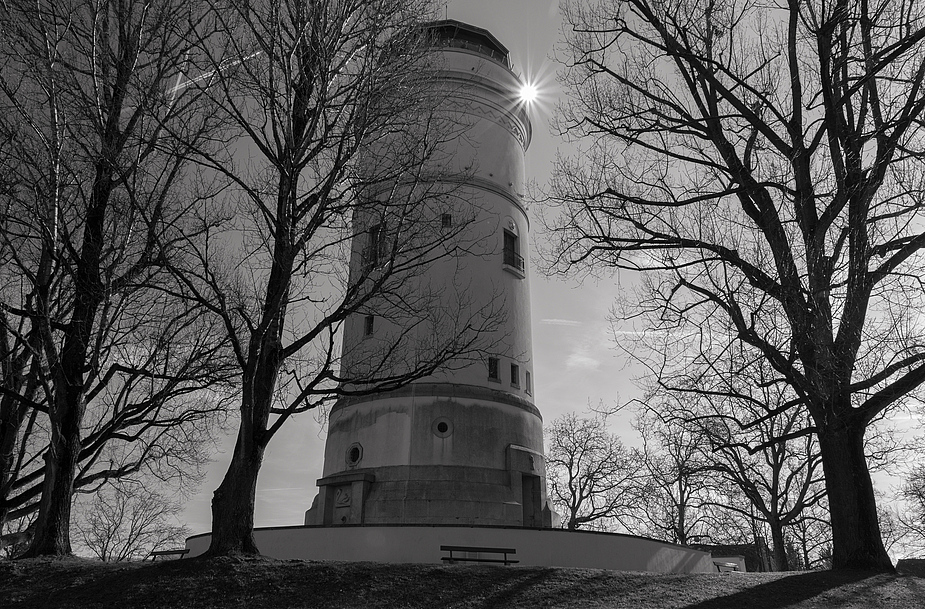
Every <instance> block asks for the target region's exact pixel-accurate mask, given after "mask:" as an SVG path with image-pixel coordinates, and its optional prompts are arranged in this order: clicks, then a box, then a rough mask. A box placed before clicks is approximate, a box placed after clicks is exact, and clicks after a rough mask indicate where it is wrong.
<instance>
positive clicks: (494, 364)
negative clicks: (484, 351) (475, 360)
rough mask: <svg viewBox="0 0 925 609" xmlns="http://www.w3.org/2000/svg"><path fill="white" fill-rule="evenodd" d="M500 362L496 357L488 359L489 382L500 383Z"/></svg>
mask: <svg viewBox="0 0 925 609" xmlns="http://www.w3.org/2000/svg"><path fill="white" fill-rule="evenodd" d="M500 367H501V366H500V362H499V361H498V358H497V357H489V358H488V380H490V381H500V380H501V375H500V373H499V372H498V370H499V368H500Z"/></svg>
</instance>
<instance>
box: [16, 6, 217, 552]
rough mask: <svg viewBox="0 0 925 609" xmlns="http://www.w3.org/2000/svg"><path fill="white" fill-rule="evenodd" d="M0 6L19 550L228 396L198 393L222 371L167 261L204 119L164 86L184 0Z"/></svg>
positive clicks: (190, 12) (46, 539)
mask: <svg viewBox="0 0 925 609" xmlns="http://www.w3.org/2000/svg"><path fill="white" fill-rule="evenodd" d="M0 11H2V16H3V19H2V28H3V35H2V36H0V38H2V43H0V45H2V46H0V55H2V57H0V70H2V73H0V103H2V110H3V112H2V116H0V132H2V134H3V137H4V138H5V139H6V140H7V141H8V142H9V143H10V145H9V146H7V147H6V148H5V150H4V154H3V156H2V162H3V163H4V169H6V170H8V173H7V175H8V176H9V177H8V179H7V181H8V183H9V187H8V188H5V190H4V191H3V196H4V199H3V219H2V229H3V231H2V233H0V240H2V245H0V250H2V257H3V262H4V263H5V264H4V265H3V271H2V273H3V285H2V286H0V345H2V346H0V350H2V351H3V355H4V370H3V372H4V377H3V379H2V381H0V414H2V424H0V434H2V435H0V445H2V448H3V457H2V458H0V468H2V469H0V485H2V486H0V490H2V496H0V516H2V519H3V520H6V519H8V518H16V517H22V516H28V515H29V514H31V513H32V512H34V511H35V510H38V514H37V518H36V521H35V524H34V538H33V541H32V544H31V546H30V548H29V550H28V551H27V553H26V554H27V555H30V556H36V555H42V554H68V553H70V552H71V544H70V528H69V527H70V521H71V504H72V494H73V492H74V489H75V487H77V488H80V487H84V488H85V489H86V488H92V487H94V486H99V485H100V484H101V483H103V482H105V481H106V480H107V479H110V478H115V477H119V476H124V475H127V474H130V473H133V472H137V471H138V470H139V469H140V468H152V467H153V468H155V469H157V468H161V467H164V469H163V470H161V471H162V474H163V475H174V474H175V473H177V472H178V471H179V470H177V469H175V468H173V464H172V463H171V462H168V461H166V460H164V459H163V457H166V456H170V457H176V458H178V459H179V461H181V462H182V461H184V460H186V459H187V456H189V455H190V454H191V453H190V450H191V449H190V448H188V446H187V445H186V442H187V441H188V440H190V439H191V438H192V439H196V440H199V439H202V438H203V435H202V434H201V433H199V431H201V430H202V429H203V427H204V426H206V427H207V425H208V424H207V423H205V421H206V420H208V419H209V418H210V414H211V413H213V412H216V411H220V410H222V408H223V403H222V401H223V399H224V398H226V397H227V395H226V394H225V393H224V392H223V391H222V390H216V391H209V392H206V391H205V389H206V388H209V387H215V384H216V383H219V382H222V381H223V380H224V379H226V378H227V374H226V369H227V368H226V365H225V358H224V357H223V349H224V344H223V341H222V339H221V336H220V335H217V334H216V333H215V332H214V331H213V329H212V328H210V326H209V323H210V322H209V320H208V319H207V318H205V317H204V315H203V313H204V309H203V308H201V307H200V308H197V307H195V306H190V305H189V302H190V301H188V300H184V299H179V298H176V297H175V296H176V292H178V291H179V290H181V289H182V286H181V285H179V284H177V283H176V282H172V281H171V280H172V277H173V276H172V275H171V274H170V273H168V272H167V271H166V263H167V260H168V259H170V258H171V257H173V256H175V255H176V252H177V250H176V248H175V247H174V243H175V242H176V241H177V239H178V237H179V235H181V234H182V233H183V231H184V230H187V229H188V228H189V227H190V226H191V224H189V223H187V222H185V220H184V219H185V218H186V216H187V214H188V212H189V210H190V209H195V208H196V206H197V203H198V202H197V201H196V200H195V199H194V198H193V197H191V196H187V195H186V194H184V193H181V192H180V189H179V186H180V185H181V182H182V180H183V178H184V177H185V175H186V174H185V171H184V167H185V164H186V158H187V156H188V155H187V152H188V146H189V142H194V141H196V139H197V137H199V136H201V135H202V133H203V128H202V127H203V126H202V124H201V123H200V122H197V121H196V120H195V117H196V116H200V115H198V114H197V113H196V106H195V103H194V102H195V100H194V99H192V98H188V99H185V100H184V101H183V102H182V103H180V102H178V100H177V96H176V95H174V94H172V92H171V91H170V89H171V85H172V84H173V83H175V82H176V78H177V76H178V74H179V73H180V72H181V71H182V70H183V69H185V68H186V67H188V66H189V64H190V62H191V60H192V59H194V58H193V57H192V56H191V46H190V41H191V40H192V39H193V36H191V35H190V34H191V32H192V31H193V30H196V29H198V28H200V27H201V25H202V22H201V21H199V19H200V17H201V11H199V10H198V8H197V7H196V6H195V5H191V4H190V3H182V4H181V3H179V2H174V1H172V0H163V1H156V2H134V1H131V0H125V1H121V0H112V1H109V0H102V1H97V0H94V1H90V0H73V1H68V2H45V1H40V2H31V3H30V2H20V1H18V0H11V1H10V2H5V3H3V5H2V8H0ZM203 116H204V115H203ZM168 125H169V126H170V131H168V130H167V126H168ZM181 132H182V133H183V134H184V136H185V137H184V138H183V139H182V140H181V139H178V138H175V137H174V135H176V134H178V133H181ZM216 337H218V338H216ZM187 424H188V425H189V426H188V427H186V428H185V429H183V430H180V429H179V427H178V426H183V425H187ZM113 443H117V444H120V447H119V448H118V449H115V448H114V447H113ZM129 445H131V448H127V447H128V446H129ZM192 450H193V452H195V449H192ZM158 457H161V458H162V459H161V464H160V465H152V462H153V461H155V460H157V459H158ZM167 470H173V473H168V472H167ZM39 497H40V499H39Z"/></svg>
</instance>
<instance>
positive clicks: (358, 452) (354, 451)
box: [346, 442, 363, 467]
mask: <svg viewBox="0 0 925 609" xmlns="http://www.w3.org/2000/svg"><path fill="white" fill-rule="evenodd" d="M362 458H363V445H362V444H360V443H359V442H354V443H353V444H351V445H350V446H349V447H348V448H347V454H346V461H347V466H348V467H356V466H357V464H358V463H359V462H360V460H361V459H362Z"/></svg>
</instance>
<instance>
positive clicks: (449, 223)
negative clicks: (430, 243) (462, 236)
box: [440, 214, 453, 229]
mask: <svg viewBox="0 0 925 609" xmlns="http://www.w3.org/2000/svg"><path fill="white" fill-rule="evenodd" d="M440 228H443V229H448V228H453V214H442V215H441V216H440Z"/></svg>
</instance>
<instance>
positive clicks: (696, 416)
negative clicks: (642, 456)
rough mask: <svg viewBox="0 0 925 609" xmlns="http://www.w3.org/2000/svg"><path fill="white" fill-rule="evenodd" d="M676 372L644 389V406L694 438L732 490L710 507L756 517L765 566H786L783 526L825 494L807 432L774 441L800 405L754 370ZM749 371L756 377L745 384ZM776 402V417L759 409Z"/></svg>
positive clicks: (795, 422) (801, 422)
mask: <svg viewBox="0 0 925 609" xmlns="http://www.w3.org/2000/svg"><path fill="white" fill-rule="evenodd" d="M729 352H732V350H729ZM721 359H722V358H717V359H716V360H714V362H717V363H718V361H717V360H719V361H721ZM732 362H736V363H740V360H737V359H736V358H733V357H731V356H729V358H728V359H727V363H732ZM757 364H760V362H757V363H756V365H757ZM740 369H741V368H737V369H736V370H735V372H738V371H739V370H740ZM679 372H680V374H681V376H679V377H676V378H674V379H671V380H670V381H669V380H668V379H666V378H665V377H664V376H663V377H662V378H661V379H660V380H659V382H658V385H657V387H656V388H655V389H653V390H652V391H651V395H650V397H649V400H650V401H651V402H652V403H653V404H656V406H654V407H652V410H654V411H656V412H657V413H658V414H659V416H661V417H663V418H666V419H668V420H669V421H670V422H671V424H672V425H674V426H680V427H682V428H686V429H689V430H691V435H692V436H693V437H695V438H699V439H700V440H702V441H701V442H700V443H699V448H700V451H701V454H702V457H703V460H704V462H705V467H706V468H707V469H709V470H711V471H713V472H715V473H716V474H718V476H719V478H720V479H721V480H724V481H726V482H728V483H729V484H731V485H732V487H733V488H734V489H735V491H734V492H733V493H732V496H733V499H734V500H733V501H731V502H729V501H724V500H723V499H722V498H721V497H722V496H720V499H719V500H718V507H721V508H722V509H725V510H732V511H735V512H738V513H739V515H740V516H741V517H743V518H745V519H749V520H757V521H759V522H761V523H764V525H765V526H766V527H767V528H768V529H769V531H770V538H771V547H772V552H773V554H772V556H773V569H774V570H775V571H786V570H788V568H789V566H788V564H787V561H788V557H787V541H786V535H785V530H786V528H787V527H788V526H790V525H791V524H792V523H793V522H795V521H796V520H797V519H798V518H799V517H800V515H801V514H802V513H803V511H804V510H805V509H806V508H808V507H811V506H812V505H815V504H816V503H818V502H819V501H820V500H821V499H822V498H823V497H824V496H825V487H824V484H823V482H824V480H823V476H822V463H821V458H820V455H819V450H818V446H817V443H816V440H815V437H814V436H812V435H806V436H803V437H796V438H792V439H789V440H785V439H782V440H778V439H779V438H787V437H788V436H789V435H790V434H791V432H793V431H794V430H801V429H805V428H806V427H807V425H808V421H807V420H808V414H807V413H806V411H805V410H802V409H800V408H790V409H781V408H780V407H781V405H783V404H785V403H787V402H788V401H789V399H790V397H791V396H790V395H789V394H788V388H787V386H786V385H781V384H767V383H763V382H761V381H762V380H763V378H762V375H760V374H759V372H758V371H753V372H752V373H751V374H748V375H741V374H735V373H729V374H716V367H715V366H714V367H712V368H711V369H709V370H707V371H703V370H697V369H696V368H693V369H692V368H687V369H685V370H684V371H679ZM764 376H765V377H767V376H769V375H764ZM770 376H772V377H773V375H770ZM756 378H757V379H758V380H759V382H758V384H752V383H753V381H754V379H756ZM667 387H671V388H672V389H673V391H667V390H666V388H667ZM731 396H739V397H738V398H733V397H731ZM743 396H747V399H743ZM778 409H780V410H781V412H780V413H779V414H777V415H776V416H771V417H768V416H765V415H766V413H767V412H768V411H769V410H771V411H775V410H778ZM755 447H758V448H755ZM735 496H737V497H735ZM739 498H741V499H744V502H743V501H739V500H738V499H739Z"/></svg>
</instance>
